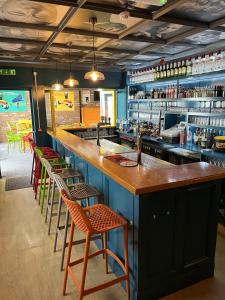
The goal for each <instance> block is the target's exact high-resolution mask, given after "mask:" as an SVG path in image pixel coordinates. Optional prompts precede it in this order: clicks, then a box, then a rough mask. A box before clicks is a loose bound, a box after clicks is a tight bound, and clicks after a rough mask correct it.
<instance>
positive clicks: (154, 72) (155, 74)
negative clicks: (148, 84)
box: [153, 67, 157, 81]
mask: <svg viewBox="0 0 225 300" xmlns="http://www.w3.org/2000/svg"><path fill="white" fill-rule="evenodd" d="M153 78H154V81H155V80H157V70H156V67H153Z"/></svg>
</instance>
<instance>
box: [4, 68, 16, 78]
mask: <svg viewBox="0 0 225 300" xmlns="http://www.w3.org/2000/svg"><path fill="white" fill-rule="evenodd" d="M0 75H4V76H7V75H16V70H15V69H0Z"/></svg>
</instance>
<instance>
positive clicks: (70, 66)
mask: <svg viewBox="0 0 225 300" xmlns="http://www.w3.org/2000/svg"><path fill="white" fill-rule="evenodd" d="M71 64H72V63H71V59H70V45H69V74H71Z"/></svg>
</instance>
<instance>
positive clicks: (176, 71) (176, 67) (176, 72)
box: [174, 61, 179, 77]
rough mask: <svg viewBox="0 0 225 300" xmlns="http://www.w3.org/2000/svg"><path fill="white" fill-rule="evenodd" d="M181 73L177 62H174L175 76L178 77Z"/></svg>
mask: <svg viewBox="0 0 225 300" xmlns="http://www.w3.org/2000/svg"><path fill="white" fill-rule="evenodd" d="M178 74H179V70H178V66H177V62H176V61H175V62H174V76H175V77H177V76H178Z"/></svg>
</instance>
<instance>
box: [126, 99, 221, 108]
mask: <svg viewBox="0 0 225 300" xmlns="http://www.w3.org/2000/svg"><path fill="white" fill-rule="evenodd" d="M173 101H174V102H177V101H183V102H185V101H186V102H207V101H209V102H217V101H221V102H223V101H225V97H196V98H161V99H152V98H150V99H128V102H173ZM224 109H225V107H224Z"/></svg>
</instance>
